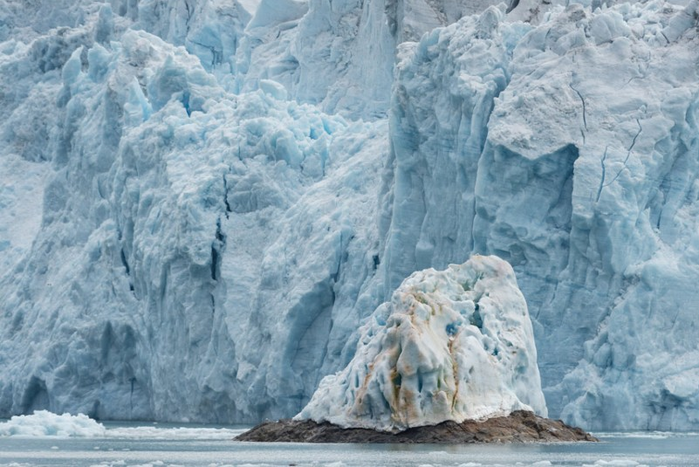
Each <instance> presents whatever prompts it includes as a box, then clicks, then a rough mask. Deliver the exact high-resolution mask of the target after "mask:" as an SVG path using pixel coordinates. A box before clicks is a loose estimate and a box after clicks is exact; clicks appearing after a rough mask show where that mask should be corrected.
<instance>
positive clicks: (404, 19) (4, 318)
mask: <svg viewBox="0 0 699 467" xmlns="http://www.w3.org/2000/svg"><path fill="white" fill-rule="evenodd" d="M273 3H274V2H269V3H267V2H265V1H260V2H254V1H245V2H233V1H225V2H224V1H215V0H209V1H202V2H191V1H185V0H181V1H172V2H170V1H164V0H140V1H137V0H121V1H120V0H113V1H111V2H109V4H105V3H96V2H91V1H88V0H84V1H76V2H67V1H59V2H48V1H36V2H30V3H26V2H19V1H0V11H2V13H3V14H2V15H1V16H0V41H2V42H0V75H1V77H2V79H0V104H1V105H2V108H3V117H4V118H3V119H2V120H1V121H0V140H1V141H2V144H0V170H2V178H3V186H2V188H1V189H0V206H1V208H0V266H2V268H3V269H2V273H1V276H0V416H1V415H5V416H10V415H13V414H19V413H31V412H32V411H33V410H35V409H51V410H53V411H55V412H64V411H70V412H72V413H77V412H83V413H88V414H90V415H92V416H95V417H102V418H119V419H124V418H126V419H149V418H157V419H161V420H181V419H189V420H192V421H195V420H198V421H204V420H206V421H220V422H224V421H226V422H230V421H238V422H243V421H249V422H253V421H258V420H260V419H262V418H265V417H267V418H276V417H281V416H291V415H293V414H295V413H297V412H298V411H299V410H301V409H302V408H303V406H304V405H305V404H306V403H307V402H308V400H309V398H310V397H311V395H312V394H313V391H314V390H315V389H316V387H317V385H318V383H319V382H320V380H321V378H322V377H323V376H325V375H328V374H332V373H335V372H336V371H338V370H339V369H341V368H344V367H345V366H346V365H347V364H348V363H349V361H350V360H351V359H352V356H353V355H354V353H355V349H356V346H357V342H358V339H359V335H358V333H357V332H356V330H357V329H358V328H359V327H360V325H361V324H362V323H363V322H364V321H363V320H365V319H366V318H367V317H368V316H369V315H370V314H371V312H372V311H373V310H374V309H375V308H376V307H377V306H378V305H379V304H380V303H383V302H384V301H387V300H388V299H389V298H390V297H391V294H392V293H393V291H394V290H395V288H396V287H397V286H398V285H400V284H401V282H402V281H403V280H404V279H405V278H406V277H408V276H409V275H410V274H411V273H412V272H414V271H416V270H421V269H425V268H428V267H435V268H438V269H442V268H445V267H446V266H447V265H448V264H450V263H462V262H464V261H465V260H466V259H467V258H469V257H470V256H471V255H472V254H474V253H480V254H487V255H490V254H494V255H497V256H500V257H502V258H503V259H505V260H507V261H509V262H510V263H511V264H512V265H513V267H514V269H515V271H516V273H517V277H518V283H519V286H520V288H521V290H522V292H523V294H524V296H525V297H526V299H527V303H528V304H529V310H530V313H531V317H532V321H533V326H534V333H535V336H536V339H537V348H538V352H539V353H538V355H539V366H540V371H541V376H542V385H543V389H544V394H545V395H546V397H547V405H548V407H549V412H550V414H551V415H552V416H555V417H559V416H562V417H564V418H565V420H566V421H569V422H574V423H578V424H581V425H583V426H585V427H587V428H595V429H599V428H619V429H622V428H624V429H628V428H638V429H645V428H652V429H655V428H659V429H696V428H697V425H698V424H699V387H698V386H697V384H696V381H697V378H698V377H699V373H698V371H699V369H698V367H697V361H699V349H697V344H696V343H697V341H699V339H698V338H697V336H698V335H699V330H698V329H697V323H696V306H695V304H696V303H699V293H698V292H697V291H696V287H695V284H696V282H697V280H698V279H699V268H698V267H697V264H699V239H698V238H697V231H699V230H698V229H697V223H696V219H697V214H698V213H697V209H698V208H697V206H699V201H698V200H699V186H698V185H697V182H696V178H697V177H696V175H697V168H698V167H697V161H698V160H699V159H698V157H697V152H698V151H699V146H698V142H697V135H699V129H698V123H697V121H698V120H699V116H698V114H699V105H698V104H697V103H698V101H699V99H698V95H697V93H698V88H699V76H698V71H697V67H696V64H697V63H699V56H698V55H699V44H697V40H698V39H697V20H696V18H697V3H696V2H695V1H692V2H687V4H686V6H682V5H677V4H675V3H664V2H661V1H657V0H656V1H649V2H646V3H644V4H626V3H624V4H618V5H615V6H611V7H608V8H607V7H605V8H600V9H596V10H592V9H591V8H589V7H588V6H585V5H580V4H571V5H570V6H568V7H566V8H563V7H561V6H557V5H555V4H554V5H550V6H547V7H546V8H545V9H542V11H543V10H545V11H543V13H542V14H541V15H540V17H537V18H536V19H535V21H534V22H533V24H526V23H521V22H507V21H506V20H505V13H504V11H503V10H504V8H503V9H498V8H490V9H488V10H487V11H486V12H484V13H483V14H481V15H479V16H465V17H463V18H461V19H459V20H458V22H456V23H454V24H451V25H450V26H448V27H446V28H438V29H434V30H432V27H433V26H435V25H436V24H437V22H435V21H436V20H434V18H437V19H439V21H438V23H439V24H448V23H450V22H451V21H455V20H456V19H458V18H459V17H460V16H461V15H462V14H466V13H469V11H461V12H459V11H457V10H456V9H454V8H455V5H457V3H456V2H451V1H447V0H445V1H429V2H427V1H418V0H415V1H409V2H408V1H406V2H400V1H385V2H382V1H375V2H359V1H355V0H345V1H339V0H338V1H333V2H326V1H320V0H313V1H309V2H299V1H292V0H286V2H285V4H287V3H288V6H289V8H285V9H284V12H285V14H288V15H291V16H284V15H282V16H283V17H282V16H279V10H274V9H273V8H271V6H273ZM679 3H681V2H679ZM474 5H475V4H474ZM523 5H524V4H523ZM590 6H592V5H590ZM291 7H293V8H291ZM430 11H431V12H432V13H430ZM47 12H48V13H47ZM51 12H53V13H51ZM516 12H517V8H515V9H514V10H513V11H512V12H511V13H510V15H513V14H514V13H516ZM5 13H6V14H5ZM419 18H424V23H420V21H419ZM440 18H441V19H440ZM399 25H402V26H400V27H399ZM406 25H407V26H410V25H412V26H411V27H413V28H417V29H413V30H412V31H413V32H410V31H411V29H410V28H408V29H406V27H407V26H406ZM421 28H424V30H423V29H421ZM406 31H407V32H406ZM422 33H426V34H425V35H424V36H421V39H420V41H419V42H409V43H404V44H401V45H399V46H398V47H397V49H396V45H395V44H396V43H397V42H399V41H401V40H403V39H406V38H417V37H418V36H419V35H420V34H422ZM396 58H397V60H398V64H397V66H396V67H394V59H396ZM386 113H388V117H387V118H386V117H384V115H385V114H386ZM340 115H344V116H345V117H342V116H340ZM366 121H371V123H365V122H366Z"/></svg>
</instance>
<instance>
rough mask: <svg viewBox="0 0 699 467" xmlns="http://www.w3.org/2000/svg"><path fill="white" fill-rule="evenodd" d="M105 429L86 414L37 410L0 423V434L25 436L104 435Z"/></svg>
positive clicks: (82, 436)
mask: <svg viewBox="0 0 699 467" xmlns="http://www.w3.org/2000/svg"><path fill="white" fill-rule="evenodd" d="M105 433H106V429H105V427H104V425H102V424H101V423H98V422H96V421H94V420H93V419H91V418H90V417H88V416H87V415H83V414H78V415H70V414H63V415H57V414H54V413H51V412H48V411H46V410H37V411H36V412H34V414H33V415H18V416H14V417H12V418H11V419H10V420H9V421H7V422H5V423H0V436H26V437H44V436H60V437H81V438H94V437H104V436H105Z"/></svg>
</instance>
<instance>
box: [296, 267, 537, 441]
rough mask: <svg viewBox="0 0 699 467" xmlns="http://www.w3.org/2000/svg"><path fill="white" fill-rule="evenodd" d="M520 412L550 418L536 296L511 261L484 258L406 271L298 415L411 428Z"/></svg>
mask: <svg viewBox="0 0 699 467" xmlns="http://www.w3.org/2000/svg"><path fill="white" fill-rule="evenodd" d="M515 410H529V411H531V410H534V411H536V412H537V413H538V414H540V415H542V416H546V403H545V402H544V394H543V393H542V392H541V380H540V378H539V370H538V368H537V364H536V347H535V345H534V334H533V331H532V326H531V321H530V320H529V313H528V312H527V304H526V302H525V301H524V297H523V296H522V294H521V292H520V291H519V289H518V288H517V281H516V279H515V275H514V271H513V270H512V268H511V267H510V265H509V264H507V263H506V262H505V261H503V260H501V259H499V258H497V257H495V256H474V257H473V258H471V259H470V260H469V261H467V262H466V263H464V264H462V265H454V264H453V265H450V266H449V267H448V268H447V269H446V270H445V271H435V270H434V269H426V270H423V271H417V272H414V273H413V274H411V275H410V277H408V278H407V279H405V280H404V281H403V283H402V284H401V285H400V287H398V288H397V289H396V290H395V292H393V295H392V297H391V301H390V302H386V303H384V304H382V305H380V306H379V307H378V308H377V309H376V311H374V313H373V314H372V315H371V316H370V317H369V319H368V321H367V323H366V324H365V325H364V326H363V327H362V329H361V331H360V337H359V344H358V345H357V350H356V353H355V355H354V358H353V359H352V361H351V362H350V363H349V365H348V366H347V367H346V368H345V369H344V370H342V371H341V372H338V373H336V374H334V375H330V376H326V377H325V378H323V380H322V381H321V382H320V386H319V388H318V390H317V391H316V392H315V394H314V395H313V398H312V399H311V401H310V402H309V404H308V405H307V406H306V407H305V408H304V409H303V410H302V411H301V413H300V414H298V415H297V416H296V418H297V419H311V420H315V421H317V422H323V421H329V422H331V423H334V424H336V425H340V426H342V427H353V428H372V429H375V430H381V431H401V430H405V429H407V428H411V427H416V426H425V425H436V424H438V423H441V422H443V421H446V420H453V421H455V422H457V423H460V422H462V421H464V420H468V419H470V420H473V419H483V418H490V417H494V416H505V415H509V414H510V413H511V412H513V411H515Z"/></svg>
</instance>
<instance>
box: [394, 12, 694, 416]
mask: <svg viewBox="0 0 699 467" xmlns="http://www.w3.org/2000/svg"><path fill="white" fill-rule="evenodd" d="M695 11H696V3H695V2H694V3H691V4H690V5H689V6H688V7H687V8H686V9H683V8H681V7H674V6H672V5H668V4H663V3H653V2H650V3H647V4H644V5H640V4H631V5H630V4H623V5H619V6H617V7H614V8H609V9H604V10H600V11H596V12H595V13H591V12H590V11H589V10H587V9H585V8H583V7H581V6H580V5H575V4H573V5H571V6H570V7H568V8H566V9H557V10H555V13H552V14H551V15H550V16H549V17H548V19H547V21H545V22H543V23H542V24H541V25H539V26H538V27H532V26H530V25H525V24H522V23H507V22H502V21H501V16H500V13H499V12H498V11H497V10H495V9H490V10H488V11H486V12H485V13H484V14H482V15H481V16H480V17H473V18H467V19H464V20H462V21H461V22H459V23H458V24H456V25H452V26H450V27H448V28H445V29H441V30H435V31H434V32H433V33H431V34H429V35H428V36H427V37H425V38H423V40H422V41H421V42H420V43H419V44H416V45H414V46H404V49H403V56H402V57H403V58H402V59H401V62H400V64H399V65H398V75H397V83H396V85H395V91H394V96H393V100H394V105H393V109H392V114H391V117H392V121H391V141H392V147H393V152H392V154H393V160H392V164H393V166H394V168H395V169H394V171H393V178H392V179H389V183H390V184H391V185H390V188H388V189H387V190H391V191H392V194H393V196H394V201H393V209H392V212H391V226H390V228H389V234H388V246H387V248H386V257H385V259H384V261H385V263H386V264H388V267H387V268H386V270H385V271H386V273H387V279H386V281H387V285H388V287H387V290H390V289H391V287H395V286H396V285H398V284H399V283H400V281H401V280H402V277H404V276H405V275H406V274H408V273H410V272H411V271H413V270H415V269H420V268H424V267H426V266H434V267H444V266H445V265H446V264H447V263H448V262H449V261H461V260H463V259H465V258H466V257H467V256H466V255H467V254H469V253H470V252H478V253H482V254H496V255H498V256H500V257H502V258H504V259H506V260H508V261H509V262H510V263H511V264H512V265H513V266H514V268H515V271H517V275H518V281H519V284H520V287H521V289H522V291H523V293H524V295H525V297H526V298H527V302H528V304H529V309H530V313H531V314H532V316H533V319H534V320H535V334H536V336H537V343H538V349H539V356H540V359H539V362H540V370H541V372H542V378H543V385H544V388H545V389H544V390H545V393H546V395H547V402H548V406H549V410H550V411H551V412H552V413H553V414H559V413H560V414H561V415H562V416H563V417H564V418H565V419H566V420H568V421H572V422H574V423H578V424H582V425H585V426H587V427H611V426H624V427H629V428H630V427H649V428H653V427H668V428H669V427H672V428H677V429H679V428H683V429H686V428H689V427H692V426H696V423H697V421H698V419H697V415H698V413H697V411H696V407H697V403H698V402H699V392H698V389H699V388H698V387H697V385H696V371H697V370H696V362H697V347H696V343H695V339H694V337H690V336H696V332H697V327H696V308H695V306H694V304H695V303H697V296H696V293H695V291H694V289H695V288H694V287H692V286H691V285H689V284H690V282H691V281H692V280H694V279H689V278H690V277H692V278H694V277H697V273H698V270H697V266H696V264H697V261H696V254H697V250H696V248H695V246H694V245H695V242H696V241H697V236H696V227H697V225H696V212H695V211H696V206H697V203H696V201H697V184H696V177H695V175H696V170H697V151H698V149H699V143H698V140H697V136H698V131H697V130H698V128H697V111H698V106H697V103H698V100H697V97H698V96H697V91H698V86H699V81H698V79H697V78H698V75H697V67H696V64H697V58H698V57H697V51H698V50H699V49H697V47H696V45H697V29H696V15H695V14H694V13H693V12H695ZM689 16H692V17H693V18H694V19H693V20H692V21H689V19H688V18H689ZM690 23H691V24H692V26H689V24H690ZM610 70H611V71H610ZM692 382H693V383H692Z"/></svg>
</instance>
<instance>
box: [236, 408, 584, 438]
mask: <svg viewBox="0 0 699 467" xmlns="http://www.w3.org/2000/svg"><path fill="white" fill-rule="evenodd" d="M236 440H238V441H261V442H290V443H439V444H462V443H537V442H539V443H541V442H543V443H549V442H573V441H598V440H597V438H595V437H594V436H592V435H590V434H589V433H586V432H585V431H583V430H581V429H580V428H575V427H571V426H569V425H566V424H565V423H563V422H562V421H560V420H550V419H548V418H543V417H539V416H538V415H536V414H534V413H533V412H526V411H521V410H520V411H517V412H513V413H511V414H510V415H508V416H507V417H495V418H489V419H487V420H483V421H475V420H466V421H464V422H462V423H456V422H452V421H447V422H443V423H440V424H439V425H434V426H420V427H415V428H409V429H407V430H405V431H401V432H399V433H386V432H381V431H375V430H369V429H365V428H342V427H340V426H337V425H333V424H331V423H328V422H324V423H317V422H314V421H312V420H299V421H296V420H279V421H277V422H264V423H261V424H260V425H257V426H256V427H255V428H253V429H251V430H249V431H246V432H245V433H243V434H242V435H240V436H238V437H237V438H236Z"/></svg>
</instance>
